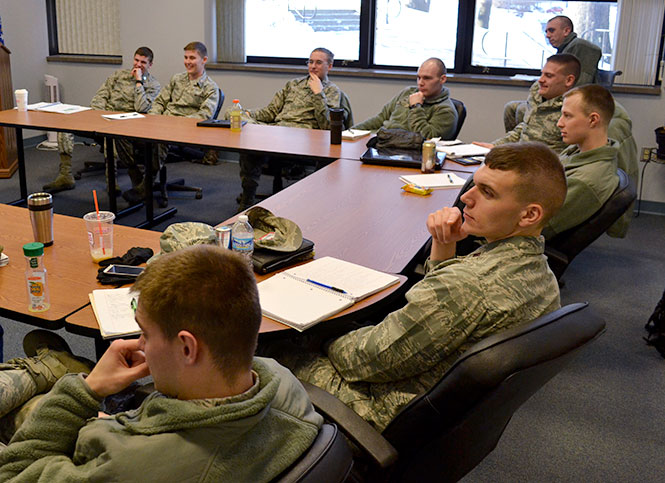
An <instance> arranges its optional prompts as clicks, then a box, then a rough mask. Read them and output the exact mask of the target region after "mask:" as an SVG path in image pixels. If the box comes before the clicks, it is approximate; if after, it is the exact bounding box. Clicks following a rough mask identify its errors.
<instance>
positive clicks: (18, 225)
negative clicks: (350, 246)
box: [0, 204, 406, 352]
mask: <svg viewBox="0 0 665 483" xmlns="http://www.w3.org/2000/svg"><path fill="white" fill-rule="evenodd" d="M0 219H2V221H3V224H2V229H1V231H0V242H1V243H2V244H3V245H4V247H5V248H4V251H3V252H4V253H6V254H7V255H8V256H9V258H10V262H9V264H8V265H7V266H5V267H0V315H2V316H4V317H8V318H10V319H13V320H17V321H20V322H25V323H29V324H32V325H37V326H39V327H43V328H46V329H51V330H57V329H60V328H62V327H63V326H64V327H66V329H67V330H68V331H70V332H72V333H76V334H79V335H84V336H88V337H92V338H94V339H95V344H96V346H97V347H98V348H104V345H103V344H101V342H102V341H101V337H100V333H99V326H98V324H97V320H96V318H95V316H94V314H93V312H92V308H91V307H90V305H89V299H88V294H90V292H92V290H95V289H102V288H109V287H108V286H104V285H101V284H100V283H99V282H97V280H96V276H97V270H98V268H99V267H98V265H97V264H96V263H93V261H92V258H91V257H90V249H89V246H88V240H87V236H86V232H85V225H84V223H83V220H82V219H79V218H75V217H71V216H65V215H57V214H56V215H54V220H53V230H54V243H53V245H52V246H50V247H46V248H45V249H44V265H45V267H46V269H47V273H48V278H47V280H48V287H49V294H50V303H51V307H50V308H49V310H47V311H45V312H39V313H35V312H30V311H29V310H28V296H27V289H26V283H25V268H26V264H25V261H24V257H23V250H22V247H23V245H24V244H25V243H29V242H31V241H32V240H33V235H32V228H31V225H30V215H29V212H28V210H27V209H26V208H21V207H16V206H11V205H5V204H0ZM160 235H161V234H160V233H159V232H156V231H149V230H142V229H139V228H133V227H127V226H122V225H115V226H114V233H113V241H114V252H113V253H114V254H115V255H118V254H120V255H122V254H124V253H125V252H126V251H127V250H129V249H130V248H132V247H135V246H141V247H148V248H152V249H153V250H154V251H155V253H157V252H159V237H160ZM269 276H270V275H257V276H256V278H257V281H261V280H264V279H266V278H268V277H269ZM405 281H406V277H404V276H400V283H399V284H397V285H393V286H391V287H389V288H387V289H386V290H383V291H382V292H379V293H377V294H375V295H373V296H371V297H369V298H367V299H366V300H363V301H361V302H360V303H358V304H355V305H354V306H353V307H350V308H348V309H346V310H345V311H344V312H341V313H340V314H338V315H337V316H335V317H334V318H341V317H346V316H349V315H350V314H354V313H362V312H363V311H366V310H369V309H370V307H371V306H372V305H373V304H376V303H378V302H381V301H382V300H384V299H386V298H387V297H389V296H390V295H391V294H393V293H394V292H396V291H397V290H399V289H400V287H401V286H403V284H404V282H405ZM285 329H289V327H287V326H285V325H283V324H280V323H279V322H276V321H274V320H272V319H268V318H266V317H264V318H263V321H262V323H261V329H260V332H261V333H268V332H275V331H279V330H285ZM102 352H103V351H102Z"/></svg>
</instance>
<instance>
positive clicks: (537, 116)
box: [492, 82, 568, 153]
mask: <svg viewBox="0 0 665 483" xmlns="http://www.w3.org/2000/svg"><path fill="white" fill-rule="evenodd" d="M539 88H540V86H539V85H538V82H534V83H533V84H532V85H531V88H530V89H529V99H528V100H527V108H526V114H525V115H524V120H523V121H522V122H520V123H519V124H518V125H517V126H516V127H515V129H513V130H512V131H510V132H509V133H507V134H506V135H505V136H503V137H501V138H499V139H496V140H494V141H492V144H495V145H499V144H506V143H516V142H522V141H524V142H526V141H540V142H541V143H544V144H546V145H547V146H548V147H550V148H552V149H553V150H554V151H556V152H557V153H560V152H561V151H563V149H564V148H565V147H566V146H568V145H567V144H566V143H564V142H563V139H562V138H561V131H560V130H559V128H558V127H556V123H557V122H558V121H559V118H560V117H561V106H563V96H558V97H554V98H552V99H543V97H542V96H541V95H540V94H538V89H539Z"/></svg>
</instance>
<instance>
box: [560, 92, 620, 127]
mask: <svg viewBox="0 0 665 483" xmlns="http://www.w3.org/2000/svg"><path fill="white" fill-rule="evenodd" d="M573 95H578V96H581V97H582V110H583V111H584V114H586V115H587V116H588V115H589V114H591V113H592V112H597V113H598V115H599V116H600V121H601V123H602V124H603V125H604V126H608V125H609V123H610V120H611V119H612V116H614V98H613V97H612V94H610V91H608V90H607V89H605V88H604V87H603V86H600V85H598V84H587V85H584V86H580V87H575V88H574V89H571V90H569V91H568V92H566V93H565V94H564V95H563V98H564V99H565V98H567V97H570V96H573Z"/></svg>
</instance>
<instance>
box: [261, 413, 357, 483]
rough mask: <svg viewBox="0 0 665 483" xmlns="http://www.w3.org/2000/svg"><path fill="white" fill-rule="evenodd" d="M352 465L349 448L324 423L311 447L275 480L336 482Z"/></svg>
mask: <svg viewBox="0 0 665 483" xmlns="http://www.w3.org/2000/svg"><path fill="white" fill-rule="evenodd" d="M352 466H353V456H352V454H351V449H350V448H349V445H348V444H347V443H346V440H345V439H344V436H343V435H342V433H341V432H339V431H338V430H337V426H336V425H334V424H328V423H326V424H324V425H323V426H322V427H321V430H320V431H319V435H318V436H317V437H316V439H315V440H314V442H313V443H312V446H310V448H309V449H308V450H307V451H306V452H305V453H304V454H303V455H302V457H301V458H300V459H299V460H298V461H296V462H295V463H294V464H293V465H291V467H290V468H288V469H287V470H286V471H285V472H283V473H282V474H281V475H279V476H278V477H277V478H276V479H275V480H273V481H275V482H278V483H292V482H298V483H319V482H321V483H338V482H342V481H344V480H345V479H346V478H347V476H348V475H349V473H350V472H351V467H352Z"/></svg>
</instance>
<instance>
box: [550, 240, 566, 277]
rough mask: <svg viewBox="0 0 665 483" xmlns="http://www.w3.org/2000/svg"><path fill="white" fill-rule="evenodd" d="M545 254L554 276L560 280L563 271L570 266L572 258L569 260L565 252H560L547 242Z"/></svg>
mask: <svg viewBox="0 0 665 483" xmlns="http://www.w3.org/2000/svg"><path fill="white" fill-rule="evenodd" d="M545 256H546V257H547V264H548V265H549V266H550V269H551V270H552V272H553V273H554V276H555V277H556V279H557V280H560V279H561V276H562V275H563V272H565V271H566V268H568V265H569V264H570V260H568V257H567V256H566V254H565V253H563V252H560V251H559V250H557V249H556V248H553V247H551V246H548V245H547V244H545Z"/></svg>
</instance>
